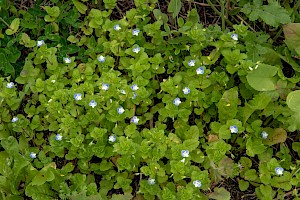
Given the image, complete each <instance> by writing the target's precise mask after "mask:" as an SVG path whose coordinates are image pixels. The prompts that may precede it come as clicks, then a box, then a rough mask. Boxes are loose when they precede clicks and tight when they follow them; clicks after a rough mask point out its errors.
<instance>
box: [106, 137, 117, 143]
mask: <svg viewBox="0 0 300 200" xmlns="http://www.w3.org/2000/svg"><path fill="white" fill-rule="evenodd" d="M116 139H117V138H116V136H114V135H111V136H109V137H108V141H110V142H115V141H116Z"/></svg>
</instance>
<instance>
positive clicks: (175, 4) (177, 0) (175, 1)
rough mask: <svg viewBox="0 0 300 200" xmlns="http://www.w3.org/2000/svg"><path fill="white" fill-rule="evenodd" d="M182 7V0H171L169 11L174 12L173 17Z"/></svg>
mask: <svg viewBox="0 0 300 200" xmlns="http://www.w3.org/2000/svg"><path fill="white" fill-rule="evenodd" d="M180 9H181V0H171V1H170V3H169V6H168V12H171V13H173V14H172V16H173V18H175V17H177V15H178V14H179V12H180Z"/></svg>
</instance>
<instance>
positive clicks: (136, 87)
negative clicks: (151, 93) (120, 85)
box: [130, 84, 139, 91]
mask: <svg viewBox="0 0 300 200" xmlns="http://www.w3.org/2000/svg"><path fill="white" fill-rule="evenodd" d="M130 88H131V89H132V90H133V91H137V90H138V89H139V87H138V85H137V84H133V85H132V86H131V87H130Z"/></svg>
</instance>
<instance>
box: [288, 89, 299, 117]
mask: <svg viewBox="0 0 300 200" xmlns="http://www.w3.org/2000/svg"><path fill="white" fill-rule="evenodd" d="M286 103H287V105H288V107H289V108H290V109H291V110H292V111H294V112H300V90H297V91H293V92H290V93H289V94H288V96H287V98H286Z"/></svg>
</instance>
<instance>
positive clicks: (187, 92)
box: [182, 87, 191, 94]
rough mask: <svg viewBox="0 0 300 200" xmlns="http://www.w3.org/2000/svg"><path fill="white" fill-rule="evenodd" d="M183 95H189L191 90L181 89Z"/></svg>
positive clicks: (187, 88)
mask: <svg viewBox="0 0 300 200" xmlns="http://www.w3.org/2000/svg"><path fill="white" fill-rule="evenodd" d="M182 91H183V93H184V94H189V93H190V92H191V90H190V88H189V87H185V88H183V90H182Z"/></svg>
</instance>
